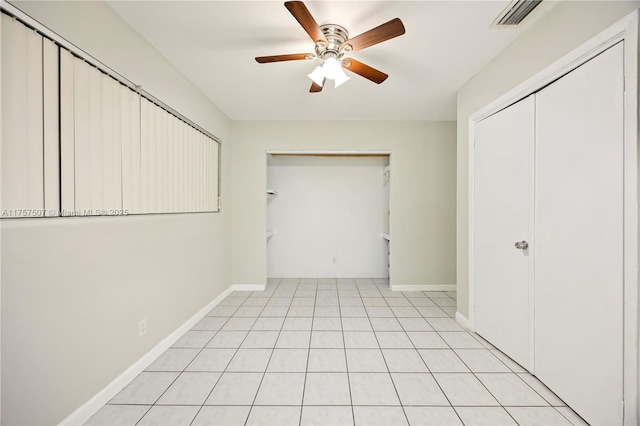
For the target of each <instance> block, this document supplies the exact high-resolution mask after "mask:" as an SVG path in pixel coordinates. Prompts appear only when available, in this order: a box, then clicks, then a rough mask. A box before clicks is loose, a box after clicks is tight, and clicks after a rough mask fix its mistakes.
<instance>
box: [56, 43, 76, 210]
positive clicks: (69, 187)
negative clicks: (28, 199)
mask: <svg viewBox="0 0 640 426" xmlns="http://www.w3.org/2000/svg"><path fill="white" fill-rule="evenodd" d="M74 61H75V58H74V57H73V55H72V54H71V52H69V51H67V50H65V49H60V199H61V202H62V206H61V208H62V215H63V216H65V215H68V214H70V213H71V212H73V211H74V210H75V208H76V207H75V191H76V189H75V181H76V176H75V173H76V169H75V150H76V148H75V137H74V135H75V130H74V129H75V115H74V114H73V111H75V98H74V95H73V92H74V79H75V78H74V76H75V67H74Z"/></svg>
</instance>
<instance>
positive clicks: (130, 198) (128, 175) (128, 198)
mask: <svg viewBox="0 0 640 426" xmlns="http://www.w3.org/2000/svg"><path fill="white" fill-rule="evenodd" d="M120 102H121V108H122V206H123V208H124V209H129V212H130V213H132V214H133V213H140V197H141V195H140V95H139V94H137V93H135V92H133V91H132V90H130V89H129V88H127V87H125V86H121V87H120Z"/></svg>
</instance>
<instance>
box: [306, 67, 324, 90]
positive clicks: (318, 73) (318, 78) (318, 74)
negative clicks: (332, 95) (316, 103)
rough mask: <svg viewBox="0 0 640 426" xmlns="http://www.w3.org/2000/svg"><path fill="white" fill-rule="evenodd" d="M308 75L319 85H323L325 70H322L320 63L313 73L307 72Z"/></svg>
mask: <svg viewBox="0 0 640 426" xmlns="http://www.w3.org/2000/svg"><path fill="white" fill-rule="evenodd" d="M307 76H308V77H309V78H310V79H311V80H313V82H314V83H316V84H317V85H318V86H322V83H323V82H324V72H323V71H322V67H321V66H319V65H318V66H317V67H316V69H314V70H313V72H312V73H311V74H307Z"/></svg>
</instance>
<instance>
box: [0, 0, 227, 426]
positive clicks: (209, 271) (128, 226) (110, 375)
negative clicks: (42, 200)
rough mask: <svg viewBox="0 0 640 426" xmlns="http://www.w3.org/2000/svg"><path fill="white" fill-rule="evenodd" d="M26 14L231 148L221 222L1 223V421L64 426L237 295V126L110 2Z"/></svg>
mask: <svg viewBox="0 0 640 426" xmlns="http://www.w3.org/2000/svg"><path fill="white" fill-rule="evenodd" d="M14 4H15V3H14ZM18 6H19V7H20V8H22V9H24V11H25V12H26V13H28V14H30V15H31V16H33V17H34V18H36V19H38V20H39V21H40V22H42V23H43V24H45V25H46V26H48V27H49V28H50V29H52V30H53V31H55V32H57V33H58V34H60V35H62V36H63V37H65V38H66V39H68V40H69V41H71V42H72V43H75V44H77V45H78V46H79V47H81V48H83V49H84V50H86V51H88V52H89V53H90V54H92V55H93V56H95V57H96V58H98V59H100V60H102V61H103V62H105V63H106V64H108V65H109V66H111V67H112V68H114V69H115V70H116V71H118V72H120V73H121V74H123V75H124V76H125V77H127V78H129V79H130V80H132V81H134V82H136V83H138V84H141V85H142V86H143V87H144V88H145V89H146V90H148V91H149V92H150V93H152V94H153V95H155V96H156V97H158V98H159V99H160V100H162V101H164V102H165V103H167V104H168V105H171V106H172V107H174V108H175V109H176V110H178V111H180V112H181V113H182V114H184V115H185V116H187V117H188V118H190V119H191V120H193V121H195V122H196V123H198V124H200V125H201V126H202V127H204V128H205V129H207V130H209V131H210V132H211V133H213V134H215V135H217V136H218V137H220V138H222V140H223V145H222V164H223V167H222V184H223V186H222V197H223V201H222V207H223V209H222V213H219V214H214V213H201V214H178V215H152V216H129V217H121V218H53V219H18V220H7V221H2V225H1V226H2V228H1V229H2V253H1V270H2V275H1V280H2V307H1V312H2V321H1V323H2V334H1V335H2V344H1V346H2V423H3V424H29V425H33V424H56V423H58V422H60V421H61V420H63V419H64V418H65V417H66V416H68V415H69V414H70V413H71V412H73V411H74V410H75V409H76V408H78V407H79V406H80V405H81V404H83V403H84V402H86V401H87V400H88V399H89V398H91V397H93V396H94V395H95V394H96V393H97V392H99V391H100V390H102V389H103V388H104V387H105V386H106V385H108V384H109V383H110V382H111V381H112V380H113V379H114V378H115V377H117V376H118V375H119V374H120V373H122V372H123V371H124V370H125V369H126V368H128V367H129V366H131V365H132V364H133V363H134V362H136V361H137V360H138V359H139V358H140V357H141V356H142V355H144V354H145V353H147V352H148V351H149V350H150V349H151V348H153V347H154V346H155V345H156V344H158V343H159V342H160V341H161V340H162V339H164V338H166V337H167V336H168V335H169V334H170V333H171V332H173V331H174V330H175V329H176V328H178V327H179V326H180V325H182V324H183V323H184V322H185V321H186V320H187V319H189V318H190V317H191V316H193V315H194V314H195V313H196V312H197V311H198V310H200V309H201V308H203V307H204V306H205V305H206V304H207V303H209V302H211V301H212V300H213V299H214V298H215V297H217V296H218V295H219V294H220V293H221V292H222V291H223V290H224V289H226V288H227V287H228V286H229V285H230V283H231V266H230V265H231V235H230V232H231V199H230V192H231V191H230V189H231V185H230V182H231V168H230V165H231V157H230V156H231V149H230V146H229V120H228V118H227V117H226V116H225V115H224V114H223V113H222V112H221V111H220V110H219V109H218V108H217V107H216V106H215V105H214V104H213V103H211V102H210V101H209V100H208V99H207V98H206V97H205V96H204V95H203V94H202V93H201V92H199V91H198V89H197V88H196V87H195V86H193V85H192V84H191V83H190V82H189V81H187V80H186V78H185V77H183V76H182V75H181V74H180V73H179V72H178V71H177V70H176V69H175V68H174V67H173V66H172V65H170V64H169V63H168V62H167V61H166V60H165V59H164V58H163V57H162V56H161V55H160V54H159V53H158V52H157V51H155V50H154V49H153V48H152V47H151V46H150V45H149V44H147V43H146V41H144V40H143V39H142V38H141V37H140V36H139V35H138V34H137V33H136V32H134V31H133V30H132V29H131V28H130V27H129V26H128V25H127V24H126V23H124V21H122V20H121V19H120V18H119V17H118V16H117V15H116V14H115V13H114V12H113V11H112V9H111V8H109V7H108V6H107V5H106V4H104V3H100V2H97V3H94V2H24V3H18ZM143 318H146V319H147V320H148V331H147V334H146V335H145V336H143V337H142V338H139V337H138V334H137V333H138V321H139V320H141V319H143Z"/></svg>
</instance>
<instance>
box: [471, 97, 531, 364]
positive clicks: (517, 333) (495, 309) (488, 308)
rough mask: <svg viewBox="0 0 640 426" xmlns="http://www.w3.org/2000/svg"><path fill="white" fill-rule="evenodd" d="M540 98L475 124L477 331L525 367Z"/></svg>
mask: <svg viewBox="0 0 640 426" xmlns="http://www.w3.org/2000/svg"><path fill="white" fill-rule="evenodd" d="M533 119H534V97H533V96H530V97H528V98H526V99H523V100H521V101H520V102H518V103H516V104H514V105H512V106H510V107H508V108H506V109H504V110H502V111H500V112H498V113H496V114H494V115H492V116H490V117H488V118H486V119H485V120H483V121H481V122H479V123H477V124H476V126H475V139H474V141H475V149H474V151H475V153H474V155H475V158H474V166H475V170H474V230H475V231H474V232H475V235H474V259H475V270H474V271H475V272H474V280H475V296H474V301H475V306H474V310H475V314H474V321H475V331H476V332H477V333H478V334H480V335H481V336H483V337H484V338H485V339H487V340H488V341H489V342H491V343H492V344H494V345H495V346H496V347H497V348H499V349H500V350H501V351H503V352H504V353H505V354H507V355H508V356H510V357H511V358H512V359H513V360H515V361H516V362H518V363H519V364H521V365H522V366H523V367H525V368H529V364H530V362H529V359H530V356H531V353H530V341H529V340H530V320H529V317H530V309H529V306H530V297H529V272H530V261H531V257H530V249H518V248H516V247H515V243H516V242H523V241H526V243H527V244H532V243H533V242H532V240H531V231H530V219H531V218H530V212H531V211H532V208H533V206H532V205H531V202H532V200H531V196H532V187H531V186H532V182H533V181H532V175H531V173H532V169H533V165H532V161H533V145H534V142H533V135H534V133H533V130H534V128H533V127H534V122H533Z"/></svg>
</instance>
